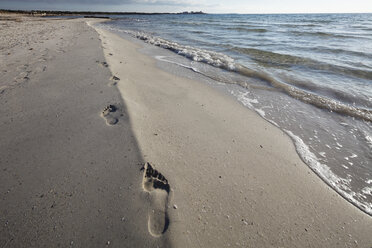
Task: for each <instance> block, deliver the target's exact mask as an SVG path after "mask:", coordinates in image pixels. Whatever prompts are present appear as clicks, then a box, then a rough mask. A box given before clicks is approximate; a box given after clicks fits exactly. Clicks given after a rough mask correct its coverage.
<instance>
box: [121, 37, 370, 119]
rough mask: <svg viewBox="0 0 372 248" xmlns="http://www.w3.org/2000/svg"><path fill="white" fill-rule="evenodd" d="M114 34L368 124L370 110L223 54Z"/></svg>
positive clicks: (294, 59)
mask: <svg viewBox="0 0 372 248" xmlns="http://www.w3.org/2000/svg"><path fill="white" fill-rule="evenodd" d="M114 31H119V32H124V33H126V34H129V35H131V36H133V37H135V38H137V39H140V40H143V41H144V42H146V43H149V44H152V45H155V46H158V47H161V48H164V49H167V50H170V51H172V52H175V53H177V54H179V55H182V56H184V57H186V58H189V59H191V60H193V61H197V62H202V63H206V64H209V65H211V66H214V67H218V68H221V69H225V70H228V71H232V72H236V73H239V74H240V75H243V76H245V77H248V78H254V79H258V80H260V81H263V82H265V83H268V84H269V85H271V86H272V87H275V88H277V89H279V90H281V91H282V92H284V93H286V94H288V95H289V96H291V97H293V98H295V99H298V100H300V101H302V102H305V103H308V104H312V105H313V106H316V107H318V108H322V109H327V110H329V111H333V112H336V113H339V114H343V115H348V116H352V117H356V118H360V119H362V120H366V121H370V122H372V110H370V109H365V108H363V107H358V106H353V105H348V104H345V103H342V102H340V101H337V100H335V99H331V98H327V97H324V96H320V95H317V94H314V93H311V92H308V91H305V90H302V89H299V88H297V87H295V86H293V85H289V84H286V83H284V82H281V81H279V80H278V79H276V78H274V77H272V76H270V75H269V74H267V73H264V72H260V71H255V70H252V69H249V68H247V67H245V66H243V65H241V64H239V63H236V62H235V60H234V59H233V58H231V57H229V56H227V55H225V54H222V53H218V52H213V51H208V50H203V49H199V48H195V47H191V46H185V45H181V44H178V43H176V42H172V41H168V40H165V39H162V38H159V37H155V36H151V35H149V34H146V33H143V32H138V31H132V30H114ZM250 50H251V51H255V49H253V50H252V49H250ZM255 52H259V53H263V54H268V55H270V58H266V59H265V61H275V59H277V60H279V61H281V63H283V61H287V62H286V63H289V64H291V65H293V64H294V63H296V62H302V63H307V64H309V63H310V64H313V65H315V64H317V63H318V64H319V62H315V61H312V60H311V59H307V58H301V57H295V56H291V55H283V54H276V53H272V52H265V51H260V50H259V51H258V50H256V51H255ZM278 58H279V59H278ZM263 61H264V60H263ZM309 61H310V62H309ZM371 75H372V74H371ZM207 76H208V75H207ZM208 77H210V76H208ZM224 83H230V84H231V83H235V84H238V85H240V86H242V87H244V88H249V85H247V84H246V83H242V82H224Z"/></svg>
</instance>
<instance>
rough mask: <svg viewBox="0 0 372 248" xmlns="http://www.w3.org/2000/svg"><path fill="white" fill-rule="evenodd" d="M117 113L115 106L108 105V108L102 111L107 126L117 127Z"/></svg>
mask: <svg viewBox="0 0 372 248" xmlns="http://www.w3.org/2000/svg"><path fill="white" fill-rule="evenodd" d="M116 111H117V108H116V106H115V105H111V104H110V105H108V106H106V107H105V108H104V109H103V111H102V116H103V118H105V119H106V123H107V125H110V126H112V125H115V124H116V123H117V122H118V119H117V118H115V114H114V113H115V112H116Z"/></svg>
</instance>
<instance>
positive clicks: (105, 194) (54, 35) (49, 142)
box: [0, 17, 166, 248]
mask: <svg viewBox="0 0 372 248" xmlns="http://www.w3.org/2000/svg"><path fill="white" fill-rule="evenodd" d="M0 27H1V31H0V32H1V34H2V35H1V36H0V47H1V50H0V54H1V55H0V56H1V59H0V61H1V63H0V71H1V74H0V87H1V91H0V92H1V95H0V106H1V108H0V133H1V143H0V171H1V172H0V189H1V191H0V196H1V197H0V247H1V248H4V247H7V248H8V247H105V246H110V247H157V246H160V247H161V246H163V245H164V244H165V243H166V239H165V238H156V239H155V238H153V237H152V236H151V235H150V234H149V233H148V229H147V225H146V223H147V214H148V211H149V209H148V208H147V205H146V203H147V201H148V199H147V198H148V196H147V195H146V194H145V193H144V192H143V190H142V184H141V183H142V176H143V172H142V171H140V168H141V166H142V165H141V163H142V162H143V160H142V155H141V152H140V150H139V148H138V145H137V142H136V138H135V137H134V133H133V132H132V130H131V125H130V121H129V116H128V113H127V110H126V105H125V104H124V102H123V101H122V99H121V97H120V94H119V92H118V90H117V88H116V87H113V86H112V83H113V81H112V80H111V79H110V78H111V76H112V75H111V72H110V70H109V69H108V68H107V67H106V66H105V64H104V63H105V62H106V61H105V58H104V55H103V52H102V48H101V41H100V40H99V39H98V35H97V33H96V32H95V31H94V30H93V29H92V28H90V27H89V26H87V25H86V23H85V22H84V21H82V20H39V19H29V18H23V17H20V22H14V21H6V22H3V21H1V22H0ZM31 48H32V49H31ZM110 105H113V106H115V109H113V108H112V106H111V110H109V111H108V113H107V109H110ZM107 107H108V108H107ZM105 108H106V112H105V111H104V110H105ZM114 110H115V111H114ZM114 119H116V121H112V120H114ZM110 123H111V124H110ZM112 124H113V125H112Z"/></svg>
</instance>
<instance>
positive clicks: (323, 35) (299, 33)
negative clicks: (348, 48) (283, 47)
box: [290, 31, 360, 39]
mask: <svg viewBox="0 0 372 248" xmlns="http://www.w3.org/2000/svg"><path fill="white" fill-rule="evenodd" d="M290 33H292V34H294V35H296V36H303V35H306V36H318V37H320V38H340V39H348V38H349V39H359V38H360V37H358V36H352V35H343V34H334V33H325V32H320V31H318V32H310V31H291V32H290Z"/></svg>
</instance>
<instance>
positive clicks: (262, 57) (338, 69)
mask: <svg viewBox="0 0 372 248" xmlns="http://www.w3.org/2000/svg"><path fill="white" fill-rule="evenodd" d="M231 50H233V51H236V52H239V53H242V54H246V55H248V56H250V57H251V59H252V60H254V61H256V62H257V63H259V64H261V65H264V66H266V67H275V68H277V67H286V68H291V67H293V66H297V67H298V66H303V67H307V68H309V69H312V70H318V71H327V72H333V73H337V74H342V75H346V76H353V77H356V78H362V79H367V80H371V79H372V71H369V70H361V69H354V68H348V67H345V66H337V65H331V64H328V63H325V62H320V61H317V60H314V59H310V58H304V57H299V56H293V55H289V54H281V53H275V52H270V51H264V50H260V49H256V48H242V47H232V48H231ZM366 56H368V55H366Z"/></svg>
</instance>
